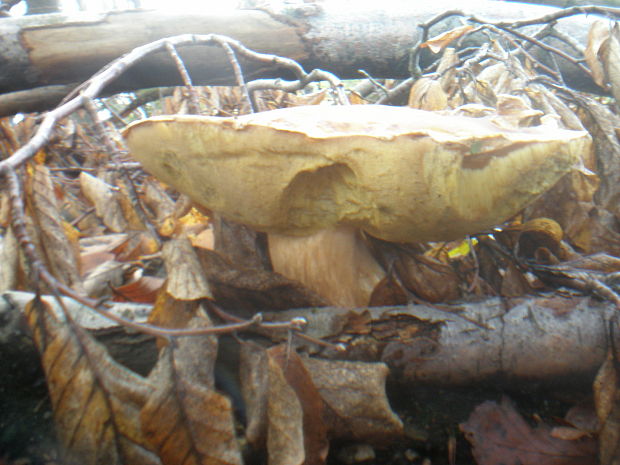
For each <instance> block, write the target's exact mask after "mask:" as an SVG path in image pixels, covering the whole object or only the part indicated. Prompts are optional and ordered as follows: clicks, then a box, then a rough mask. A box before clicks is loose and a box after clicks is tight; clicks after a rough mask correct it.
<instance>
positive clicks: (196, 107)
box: [166, 42, 200, 115]
mask: <svg viewBox="0 0 620 465" xmlns="http://www.w3.org/2000/svg"><path fill="white" fill-rule="evenodd" d="M166 50H168V53H169V54H170V56H171V57H172V60H173V61H174V64H175V66H176V67H177V70H178V71H179V74H180V75H181V80H182V81H183V84H185V87H186V88H187V91H188V92H189V104H188V106H189V112H190V113H192V114H194V115H198V114H200V104H199V103H198V95H196V90H195V89H194V85H193V84H192V78H191V76H190V75H189V72H188V71H187V67H186V66H185V63H183V60H182V59H181V56H180V55H179V52H177V49H176V47H175V46H174V45H173V44H171V43H170V42H166Z"/></svg>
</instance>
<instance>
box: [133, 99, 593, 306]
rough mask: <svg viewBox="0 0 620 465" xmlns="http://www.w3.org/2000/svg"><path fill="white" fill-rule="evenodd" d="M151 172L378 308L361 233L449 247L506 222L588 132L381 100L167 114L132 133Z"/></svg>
mask: <svg viewBox="0 0 620 465" xmlns="http://www.w3.org/2000/svg"><path fill="white" fill-rule="evenodd" d="M124 136H125V138H126V140H127V144H128V147H129V150H130V153H131V155H132V156H133V157H135V158H136V159H137V160H138V161H140V162H141V163H142V165H143V166H144V168H145V170H146V171H148V172H150V173H151V174H153V175H154V176H156V177H157V178H159V179H160V180H161V181H163V182H165V183H167V184H169V185H171V186H173V187H175V188H176V189H178V190H179V191H180V192H182V193H184V194H186V195H188V196H189V197H190V198H192V199H193V200H194V201H195V202H197V203H198V204H200V205H203V206H205V207H207V208H209V209H210V210H212V211H216V212H219V213H220V214H221V215H222V216H224V217H226V218H228V219H230V220H233V221H236V222H239V223H243V224H246V225H248V226H250V227H252V228H254V229H256V230H258V231H262V232H266V233H268V237H269V248H270V255H271V260H272V263H273V267H274V270H275V271H278V272H280V273H282V274H284V275H285V276H287V277H289V278H292V279H298V280H300V281H302V282H304V283H305V284H306V285H307V286H308V287H310V288H311V289H313V290H314V291H316V292H317V293H318V294H319V295H321V296H323V297H325V298H326V299H327V300H329V301H330V302H332V303H333V304H336V305H347V306H351V305H355V306H363V305H367V303H368V299H369V296H370V293H371V292H372V289H373V288H374V286H375V284H377V283H378V282H379V281H380V280H381V279H382V277H383V276H384V273H383V270H382V269H381V267H380V266H379V265H378V264H377V262H375V260H374V259H373V257H372V256H371V254H370V252H369V251H368V250H367V249H366V248H365V244H364V241H363V238H362V237H361V232H360V231H363V232H364V233H366V234H369V235H371V236H374V237H377V238H379V239H383V240H386V241H392V242H416V241H444V240H452V239H457V238H460V237H464V236H465V235H467V234H472V233H476V232H480V231H483V230H485V229H488V228H490V227H493V226H495V225H497V224H499V223H501V222H503V221H505V220H506V219H508V218H510V217H511V216H513V215H515V214H516V213H518V212H519V211H520V210H522V209H523V208H524V207H525V206H526V205H527V204H529V203H530V202H532V201H533V200H534V199H536V198H537V197H538V196H539V195H540V194H542V193H544V192H545V191H546V190H548V189H549V188H550V187H552V186H553V185H554V184H555V183H556V182H557V181H558V180H559V179H560V178H561V177H562V176H563V175H564V174H565V173H567V172H568V171H569V170H570V169H571V167H572V166H573V165H574V164H575V163H576V162H578V161H579V159H580V156H581V154H583V153H585V152H587V151H588V150H589V146H590V138H589V135H588V134H587V132H585V131H571V130H565V129H558V128H556V127H547V126H545V125H541V126H538V127H531V128H514V129H513V128H509V127H506V125H503V124H498V122H497V121H496V120H493V119H491V118H471V117H466V116H456V115H444V114H439V113H435V112H428V111H423V110H414V109H411V108H407V107H391V106H381V105H353V106H303V107H293V108H286V109H280V110H273V111H268V112H263V113H256V114H251V115H245V116H239V117H231V118H221V117H209V116H190V115H175V116H160V117H154V118H149V119H146V120H143V121H138V122H136V123H133V124H131V125H130V126H128V127H127V128H126V130H125V131H124Z"/></svg>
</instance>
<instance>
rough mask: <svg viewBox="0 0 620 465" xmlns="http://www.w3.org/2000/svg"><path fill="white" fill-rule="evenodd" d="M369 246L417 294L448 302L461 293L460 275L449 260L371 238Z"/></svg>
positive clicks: (435, 300) (429, 300)
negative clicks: (444, 261) (442, 259)
mask: <svg viewBox="0 0 620 465" xmlns="http://www.w3.org/2000/svg"><path fill="white" fill-rule="evenodd" d="M372 248H373V253H374V254H375V255H376V256H379V257H380V259H379V262H380V263H381V264H382V266H383V268H384V269H387V270H393V273H394V275H395V277H397V278H398V281H399V282H400V283H401V284H402V285H403V286H404V287H405V289H407V290H409V291H410V292H413V293H414V294H415V295H416V296H418V297H419V298H421V299H424V300H426V301H428V302H447V301H451V300H455V299H457V298H459V297H460V295H461V292H460V287H459V286H460V279H459V277H458V275H457V274H456V272H455V271H454V269H453V268H452V266H450V264H448V263H443V262H442V261H441V260H439V259H437V258H435V257H432V256H429V255H423V254H421V253H418V252H417V251H416V250H415V249H413V248H412V247H408V246H405V245H401V244H393V243H389V242H384V241H377V240H373V241H372Z"/></svg>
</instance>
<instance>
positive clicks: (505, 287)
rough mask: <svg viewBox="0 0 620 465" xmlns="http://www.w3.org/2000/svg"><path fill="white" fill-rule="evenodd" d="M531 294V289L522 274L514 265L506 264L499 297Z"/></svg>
mask: <svg viewBox="0 0 620 465" xmlns="http://www.w3.org/2000/svg"><path fill="white" fill-rule="evenodd" d="M531 292H532V288H531V286H530V285H529V283H528V281H527V279H526V278H525V276H524V275H523V273H522V272H521V271H519V269H518V268H517V267H516V266H515V265H514V263H508V264H507V266H506V270H505V273H504V278H503V279H502V287H501V289H500V295H502V296H503V297H520V296H523V295H526V294H530V293H531Z"/></svg>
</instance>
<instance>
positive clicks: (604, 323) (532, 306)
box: [268, 296, 618, 386]
mask: <svg viewBox="0 0 620 465" xmlns="http://www.w3.org/2000/svg"><path fill="white" fill-rule="evenodd" d="M294 316H303V317H305V318H307V319H308V329H307V331H306V333H307V334H308V335H310V336H313V337H316V338H322V339H327V340H329V341H330V342H343V343H345V344H346V345H347V351H346V352H345V353H344V355H343V354H339V353H335V352H333V351H330V350H327V349H323V350H320V352H319V354H320V356H325V357H332V358H341V357H344V358H346V359H352V360H365V361H383V362H385V363H387V364H388V365H389V366H390V367H391V368H392V372H393V375H394V376H395V378H397V379H400V380H401V381H405V382H411V383H417V384H419V383H426V384H429V385H437V386H441V385H463V384H471V383H484V382H487V383H488V382H493V383H497V382H511V383H514V382H530V381H537V382H543V383H548V384H554V383H559V382H563V381H566V380H567V379H572V380H574V381H577V380H581V381H583V382H586V383H589V382H591V380H592V379H593V377H594V374H595V373H596V370H597V369H598V368H599V367H600V365H601V364H602V363H603V361H604V360H605V356H606V354H607V350H608V347H609V345H610V336H609V335H610V334H614V337H616V338H617V337H618V336H617V335H618V331H617V330H615V331H611V328H612V326H614V325H617V321H616V318H617V309H616V308H615V306H613V305H610V304H605V303H601V302H597V301H596V300H593V299H591V298H584V297H570V298H569V297H560V296H553V297H548V298H547V297H539V298H520V299H500V298H493V299H488V300H485V301H481V302H476V303H464V304H460V305H458V304H457V305H434V306H426V305H412V306H407V307H384V308H379V307H377V308H368V309H333V308H330V309H324V308H320V309H312V310H308V309H305V310H294V311H293V310H291V311H285V312H281V313H277V314H275V313H274V314H269V315H268V317H269V318H273V319H275V320H280V319H290V318H292V317H294ZM615 342H616V344H617V343H618V340H616V341H615Z"/></svg>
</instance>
